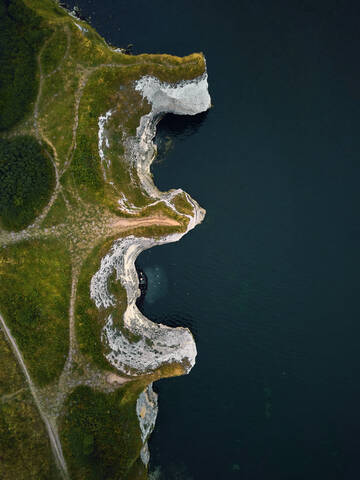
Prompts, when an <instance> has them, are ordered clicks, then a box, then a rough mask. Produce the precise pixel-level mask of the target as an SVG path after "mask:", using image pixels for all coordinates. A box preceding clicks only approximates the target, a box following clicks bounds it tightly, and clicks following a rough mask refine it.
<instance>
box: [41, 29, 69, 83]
mask: <svg viewBox="0 0 360 480" xmlns="http://www.w3.org/2000/svg"><path fill="white" fill-rule="evenodd" d="M66 47H67V37H66V35H64V30H63V29H62V28H58V29H56V30H55V31H54V33H53V34H52V36H51V37H50V38H49V40H48V42H47V44H46V46H45V48H44V49H43V51H42V54H41V64H42V67H43V73H44V74H45V75H50V74H51V73H53V72H54V70H55V69H57V68H59V67H60V66H61V62H62V60H63V59H64V56H65V53H66Z"/></svg>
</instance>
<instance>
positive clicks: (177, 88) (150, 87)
mask: <svg viewBox="0 0 360 480" xmlns="http://www.w3.org/2000/svg"><path fill="white" fill-rule="evenodd" d="M135 90H137V91H139V92H141V93H142V96H143V97H144V98H146V99H147V100H148V102H149V103H151V104H152V113H153V114H157V113H175V114H177V115H196V114H198V113H201V112H205V111H206V110H208V109H209V108H210V106H211V99H210V95H209V92H208V82H207V74H206V73H205V74H204V75H202V76H201V77H197V78H195V79H194V80H185V81H182V82H179V83H175V84H170V83H164V82H161V81H160V80H159V79H158V78H155V77H150V76H148V75H146V76H144V77H141V78H140V80H138V81H137V82H136V83H135Z"/></svg>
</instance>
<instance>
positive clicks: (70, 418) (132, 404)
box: [60, 381, 147, 480]
mask: <svg viewBox="0 0 360 480" xmlns="http://www.w3.org/2000/svg"><path fill="white" fill-rule="evenodd" d="M145 385H146V384H145V383H144V381H142V382H140V381H138V382H136V383H135V382H132V383H130V384H127V385H125V386H124V387H122V388H121V389H120V390H118V391H116V392H114V393H110V394H104V393H99V392H95V391H93V390H91V389H90V388H89V387H78V388H77V389H76V390H75V391H74V392H73V393H72V394H71V395H70V397H69V398H68V401H67V405H66V412H65V414H64V416H63V420H62V424H61V428H60V434H61V439H62V442H63V449H64V453H65V456H66V459H67V462H68V466H69V469H70V473H71V478H72V479H73V480H102V479H106V480H118V479H119V478H121V479H122V480H135V478H137V479H139V480H145V479H146V478H147V476H146V470H145V469H144V468H142V471H141V465H140V464H139V462H138V458H139V454H140V449H141V447H142V443H141V438H140V428H139V421H138V418H137V415H136V400H137V398H138V396H139V394H140V393H141V391H143V390H144V388H145ZM135 475H136V476H135Z"/></svg>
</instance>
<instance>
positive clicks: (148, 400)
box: [136, 383, 158, 466]
mask: <svg viewBox="0 0 360 480" xmlns="http://www.w3.org/2000/svg"><path fill="white" fill-rule="evenodd" d="M136 414H137V416H138V419H139V426H140V431H141V440H142V442H143V447H142V449H141V451H140V458H141V460H142V461H143V463H144V465H145V466H147V465H148V463H149V460H150V452H149V447H148V443H147V441H148V438H149V436H150V434H151V432H152V431H153V430H154V426H155V422H156V417H157V414H158V396H157V394H156V393H155V392H154V390H153V388H152V383H151V384H150V385H148V386H147V388H146V389H145V390H144V391H143V392H142V393H140V395H139V398H138V399H137V402H136Z"/></svg>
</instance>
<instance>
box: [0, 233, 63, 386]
mask: <svg viewBox="0 0 360 480" xmlns="http://www.w3.org/2000/svg"><path fill="white" fill-rule="evenodd" d="M70 280H71V271H70V261H69V256H68V252H67V251H66V249H65V248H64V246H63V244H62V243H61V242H58V241H55V240H52V241H39V240H38V241H32V242H31V243H29V242H23V243H19V244H16V245H12V246H8V247H6V248H5V249H1V253H0V309H1V313H2V315H3V316H4V318H5V320H6V322H7V324H8V326H9V328H10V330H11V333H12V334H13V335H14V337H15V338H16V341H17V343H18V346H19V348H20V350H21V352H22V354H23V356H24V359H25V362H26V364H27V366H28V368H29V370H30V374H31V376H32V378H33V379H34V380H35V381H36V383H38V384H39V385H45V384H48V383H50V382H52V381H54V380H55V379H56V377H58V376H59V374H60V373H61V371H62V368H63V366H64V363H65V359H66V355H67V352H68V334H69V331H68V309H69V295H70Z"/></svg>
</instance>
